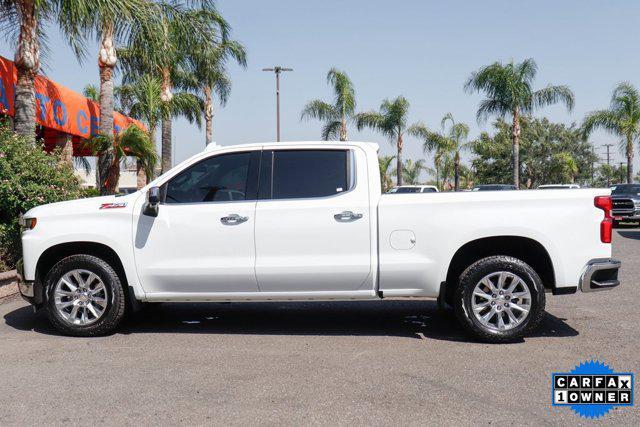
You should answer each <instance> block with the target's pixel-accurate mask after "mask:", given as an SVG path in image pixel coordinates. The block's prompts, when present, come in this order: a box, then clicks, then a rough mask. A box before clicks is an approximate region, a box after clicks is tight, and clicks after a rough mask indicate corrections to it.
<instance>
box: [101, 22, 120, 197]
mask: <svg viewBox="0 0 640 427" xmlns="http://www.w3.org/2000/svg"><path fill="white" fill-rule="evenodd" d="M116 62H117V56H116V49H115V46H114V43H113V25H105V26H104V27H103V28H102V37H101V38H100V50H99V53H98V66H99V67H100V126H99V132H100V135H103V136H105V137H107V138H109V139H110V140H111V141H113V142H114V143H115V140H114V137H113V69H114V67H115V66H116ZM98 165H99V166H98V169H99V171H100V172H99V174H100V187H99V188H100V195H106V194H114V193H115V191H116V188H117V187H118V181H117V180H118V178H119V175H120V173H119V172H120V169H119V167H120V165H119V164H118V162H117V160H116V159H114V150H113V147H110V148H109V149H107V150H106V151H105V152H103V153H100V154H99V155H98ZM114 168H116V169H118V170H117V171H115V170H113V169H114Z"/></svg>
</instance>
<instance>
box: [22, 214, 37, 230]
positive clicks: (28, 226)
mask: <svg viewBox="0 0 640 427" xmlns="http://www.w3.org/2000/svg"><path fill="white" fill-rule="evenodd" d="M19 222H20V227H22V228H23V229H25V230H33V229H34V228H35V227H36V224H37V223H38V219H37V218H25V217H23V216H20V220H19Z"/></svg>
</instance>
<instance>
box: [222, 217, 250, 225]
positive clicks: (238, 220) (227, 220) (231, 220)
mask: <svg viewBox="0 0 640 427" xmlns="http://www.w3.org/2000/svg"><path fill="white" fill-rule="evenodd" d="M248 219H249V218H247V217H246V216H242V215H238V214H229V215H227V216H223V217H222V218H220V222H221V223H223V224H224V225H238V224H242V223H243V222H245V221H247V220H248Z"/></svg>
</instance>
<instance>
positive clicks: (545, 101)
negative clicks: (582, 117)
mask: <svg viewBox="0 0 640 427" xmlns="http://www.w3.org/2000/svg"><path fill="white" fill-rule="evenodd" d="M558 102H562V103H563V104H564V105H565V106H566V107H567V110H569V111H571V110H573V104H574V95H573V92H572V91H571V89H569V87H568V86H564V85H561V86H551V85H550V86H547V87H546V88H544V89H540V90H537V91H535V92H534V93H533V96H532V104H533V107H534V108H536V107H537V108H541V107H546V106H547V105H551V104H557V103H558Z"/></svg>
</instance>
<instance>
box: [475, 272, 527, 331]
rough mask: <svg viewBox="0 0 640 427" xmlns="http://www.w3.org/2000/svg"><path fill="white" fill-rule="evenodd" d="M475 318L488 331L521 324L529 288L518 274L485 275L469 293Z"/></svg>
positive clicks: (507, 328) (525, 310) (525, 309)
mask: <svg viewBox="0 0 640 427" xmlns="http://www.w3.org/2000/svg"><path fill="white" fill-rule="evenodd" d="M471 308H472V309H473V314H474V315H475V316H476V319H478V321H479V322H480V323H481V324H482V325H483V326H484V327H486V328H488V329H490V330H492V331H507V330H509V329H513V328H515V327H516V326H518V325H519V324H521V323H522V322H523V321H524V320H525V319H526V318H527V316H528V315H529V311H530V310H531V291H530V290H529V286H528V285H527V283H526V282H525V281H524V280H523V279H522V278H521V277H519V276H518V275H516V274H514V273H511V272H508V271H498V272H495V273H491V274H488V275H487V276H485V277H484V278H482V280H480V281H479V282H478V284H477V285H476V287H475V288H474V289H473V294H472V295H471Z"/></svg>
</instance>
